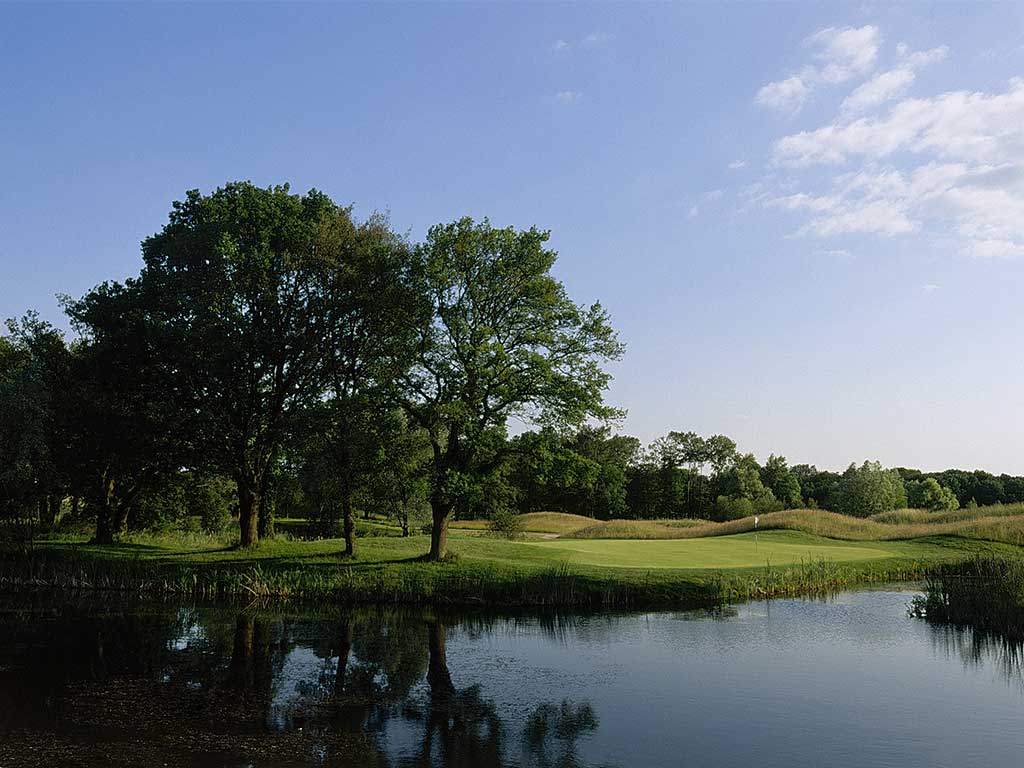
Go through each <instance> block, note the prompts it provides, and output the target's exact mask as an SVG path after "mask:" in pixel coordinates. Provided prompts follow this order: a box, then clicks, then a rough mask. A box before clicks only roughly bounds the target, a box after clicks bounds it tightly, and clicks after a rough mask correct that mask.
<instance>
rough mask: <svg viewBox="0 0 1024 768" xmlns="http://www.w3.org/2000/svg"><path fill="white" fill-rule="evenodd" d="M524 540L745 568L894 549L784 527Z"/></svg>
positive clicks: (659, 564)
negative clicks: (688, 535)
mask: <svg viewBox="0 0 1024 768" xmlns="http://www.w3.org/2000/svg"><path fill="white" fill-rule="evenodd" d="M529 546H531V547H541V548H543V549H545V550H547V554H548V555H549V556H558V555H561V554H563V553H564V556H565V559H566V560H568V561H570V562H573V563H579V564H581V565H598V566H605V567H610V568H659V569H661V568H704V569H706V568H749V567H754V566H763V565H766V564H768V563H770V564H771V565H788V564H792V563H799V562H801V561H804V562H806V561H808V560H831V561H834V562H842V561H847V562H848V561H854V560H877V559H881V558H886V557H893V556H895V555H896V554H897V553H896V552H893V551H892V549H891V548H890V547H889V546H886V544H884V543H881V542H877V543H876V542H872V543H870V544H850V543H848V542H841V543H838V542H835V543H834V542H832V541H830V540H828V539H817V538H815V537H811V536H805V535H801V534H795V535H794V533H793V532H789V531H766V532H765V533H761V534H758V536H757V540H756V541H755V538H754V535H753V534H749V533H744V534H739V535H736V536H716V537H711V538H703V539H663V540H621V539H558V540H554V541H537V542H529Z"/></svg>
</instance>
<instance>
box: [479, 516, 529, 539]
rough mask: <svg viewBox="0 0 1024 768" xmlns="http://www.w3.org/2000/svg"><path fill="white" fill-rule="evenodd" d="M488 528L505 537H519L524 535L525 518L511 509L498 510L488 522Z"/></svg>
mask: <svg viewBox="0 0 1024 768" xmlns="http://www.w3.org/2000/svg"><path fill="white" fill-rule="evenodd" d="M487 530H489V531H490V532H491V533H493V534H494V535H496V536H501V537H502V538H505V539H518V538H521V537H522V535H523V519H522V518H521V517H520V516H519V515H517V514H516V513H515V512H513V511H512V510H510V509H503V510H498V511H496V512H494V514H493V515H491V519H490V520H489V521H488V522H487Z"/></svg>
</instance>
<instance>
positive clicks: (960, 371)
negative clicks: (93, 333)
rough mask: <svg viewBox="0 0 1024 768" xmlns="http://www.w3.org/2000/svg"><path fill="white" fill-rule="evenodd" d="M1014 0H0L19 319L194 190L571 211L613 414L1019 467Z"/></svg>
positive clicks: (111, 275) (564, 264)
mask: <svg viewBox="0 0 1024 768" xmlns="http://www.w3.org/2000/svg"><path fill="white" fill-rule="evenodd" d="M1022 27H1024V6H1016V5H1013V4H1003V5H991V6H988V5H981V4H976V3H972V4H969V5H951V4H939V5H935V6H926V5H921V4H899V5H897V6H896V7H888V4H878V5H871V4H859V5H856V4H851V5H839V4H834V3H814V4H808V5H796V4H786V5H770V4H764V3H758V4H753V5H740V4H731V3H730V4H708V3H697V4H689V5H681V4H679V5H635V4H618V5H610V4H602V5H582V4H572V5H547V4H533V5H497V4H488V5H469V4H444V5H426V4H416V5H397V4H382V5H373V6H371V5H330V4H320V5H299V4H288V5H263V4H260V5H245V6H231V5H219V4H218V5H188V6H185V5H145V6H143V5H108V4H104V5H98V6H91V5H82V4H74V5H43V4H38V3H34V4H31V5H12V4H4V5H0V147H2V151H0V177H2V178H3V180H4V183H3V185H2V186H0V317H9V316H13V315H20V314H22V313H23V312H24V310H26V309H28V308H33V307H34V308H38V309H39V310H40V311H41V312H42V314H43V315H44V317H47V318H49V319H51V320H54V321H61V316H60V312H59V309H58V307H57V303H56V301H55V299H54V295H55V294H56V293H69V294H72V295H77V294H81V293H82V292H83V291H85V290H87V289H88V288H89V287H90V286H92V285H94V284H95V283H97V282H99V281H101V280H103V279H123V278H124V277H126V276H128V275H131V274H134V273H136V272H137V271H138V269H139V266H140V258H139V242H140V240H141V239H142V238H143V237H145V236H146V235H148V234H150V233H152V232H154V231H156V230H158V229H159V228H160V226H161V225H162V223H163V222H164V221H165V220H166V216H167V212H168V210H169V207H170V202H171V201H172V200H174V199H179V198H181V197H182V195H183V193H184V191H185V190H187V189H190V188H195V187H198V188H200V189H202V190H204V191H209V190H211V189H213V188H214V187H216V186H218V185H219V184H222V183H223V182H225V181H227V180H235V179H251V180H252V181H254V182H256V183H258V184H261V185H268V184H272V183H278V182H284V181H288V182H290V183H291V184H292V187H293V188H294V189H296V190H300V191H305V190H307V189H309V188H310V187H317V188H320V189H323V190H324V191H326V192H327V193H329V194H330V195H331V196H332V197H334V198H335V199H336V200H338V201H340V202H351V203H354V204H355V206H356V210H357V212H359V213H360V214H364V215H365V214H368V213H369V212H371V211H373V210H387V211H390V213H391V216H392V220H393V222H394V224H395V225H396V226H397V227H398V228H399V229H401V230H403V231H406V230H407V231H408V232H409V234H410V235H411V236H413V237H420V236H422V235H423V233H424V232H425V230H426V228H427V227H428V226H429V225H430V224H432V223H436V222H439V221H447V220H451V219H454V218H456V217H459V216H462V215H466V214H468V215H472V216H474V217H482V216H489V217H490V219H491V220H492V222H494V223H495V224H500V225H505V224H514V225H517V226H522V227H526V226H529V225H531V224H536V225H538V226H541V227H544V228H548V229H550V230H551V231H552V244H553V246H554V247H555V248H556V249H557V250H558V251H559V252H560V259H559V263H558V266H557V272H558V275H559V276H560V277H561V278H562V279H563V280H564V281H565V282H566V284H567V285H568V286H569V289H570V291H571V293H572V294H573V295H574V296H575V297H576V298H577V299H578V300H580V301H590V300H593V299H600V300H601V301H602V303H604V304H605V306H606V307H607V308H608V309H609V310H610V312H611V313H612V317H613V321H614V324H615V326H616V327H617V328H618V329H619V331H620V333H621V336H622V338H623V339H624V340H625V341H626V342H627V344H628V351H627V354H626V357H625V358H624V360H623V361H622V362H621V363H619V364H617V365H615V367H614V372H615V377H616V378H615V382H614V384H613V387H612V389H611V391H610V393H609V399H610V400H611V401H612V402H614V403H615V404H617V405H620V406H623V407H625V408H627V409H629V417H628V418H627V420H626V422H625V423H624V424H623V431H625V432H628V433H630V434H635V435H637V436H638V437H641V438H642V439H644V440H650V439H653V438H654V437H657V436H659V435H661V434H664V433H665V432H667V431H668V430H670V429H682V430H695V431H698V432H701V433H705V434H707V433H712V432H722V433H725V434H728V435H730V436H732V437H733V438H734V439H736V440H737V442H739V444H740V446H741V447H742V448H744V449H746V450H750V451H753V452H754V453H756V454H757V455H758V457H759V458H762V459H763V458H765V457H766V456H767V454H768V453H769V452H771V451H774V452H777V453H778V452H781V453H783V454H785V455H786V456H787V457H789V458H790V460H791V461H792V462H804V461H807V462H812V463H816V464H817V465H818V466H819V467H822V468H825V467H827V468H842V467H844V466H845V465H846V464H847V463H849V462H850V461H851V460H858V461H860V460H863V459H865V458H873V459H879V460H881V461H883V462H884V463H886V464H890V465H895V464H900V465H905V466H919V467H922V468H925V469H941V468H944V467H948V466H960V467H969V468H972V467H981V468H986V469H990V470H992V471H996V472H1015V473H1021V472H1024V354H1022V353H1024V343H1022V337H1024V303H1022V301H1021V286H1022V285H1024V280H1022V278H1024V85H1022V83H1021V81H1018V80H1015V78H1018V77H1024V45H1022V44H1021V41H1022V40H1024V35H1022V32H1024V29H1022Z"/></svg>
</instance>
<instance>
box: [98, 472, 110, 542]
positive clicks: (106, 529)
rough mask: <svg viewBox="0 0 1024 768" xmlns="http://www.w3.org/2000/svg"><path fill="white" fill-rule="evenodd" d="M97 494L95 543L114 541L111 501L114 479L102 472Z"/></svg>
mask: <svg viewBox="0 0 1024 768" xmlns="http://www.w3.org/2000/svg"><path fill="white" fill-rule="evenodd" d="M99 486H100V487H99V495H98V497H97V499H96V539H95V541H96V543H97V544H113V543H114V521H113V510H112V509H111V503H112V501H113V498H114V481H113V479H112V478H110V477H109V476H108V475H106V474H104V475H103V477H101V478H100V483H99Z"/></svg>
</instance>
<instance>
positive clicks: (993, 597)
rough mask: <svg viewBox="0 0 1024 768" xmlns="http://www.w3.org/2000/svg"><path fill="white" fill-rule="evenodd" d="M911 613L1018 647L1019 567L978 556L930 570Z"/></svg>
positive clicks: (1022, 574)
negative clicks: (1012, 642) (1001, 638)
mask: <svg viewBox="0 0 1024 768" xmlns="http://www.w3.org/2000/svg"><path fill="white" fill-rule="evenodd" d="M911 613H913V614H914V615H917V616H922V617H924V618H927V619H928V620H929V621H932V622H937V623H947V624H953V625H955V626H964V627H971V628H972V629H974V630H977V631H980V632H981V633H983V634H993V635H997V636H1000V637H1004V638H1007V639H1009V640H1012V641H1014V642H1024V561H1022V560H1020V559H1016V558H1008V557H1002V556H992V555H983V556H978V557H974V558H971V559H969V560H966V561H962V562H959V563H943V564H939V565H935V566H933V567H931V568H929V569H928V572H927V576H926V581H925V589H924V594H923V595H921V596H919V597H918V598H916V599H915V600H914V602H913V603H912V605H911Z"/></svg>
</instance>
